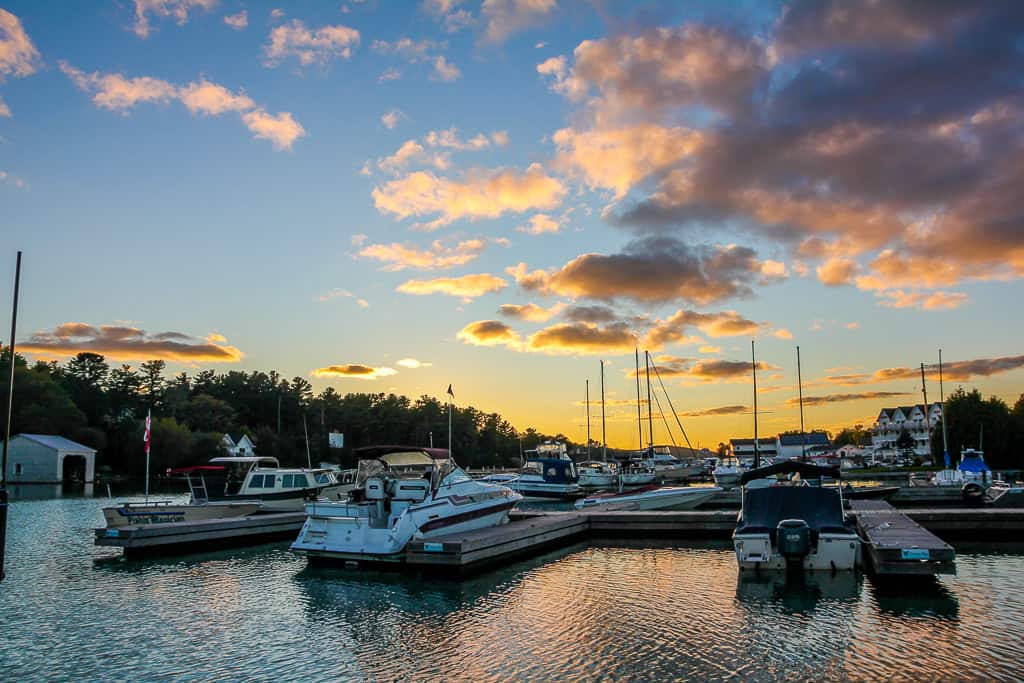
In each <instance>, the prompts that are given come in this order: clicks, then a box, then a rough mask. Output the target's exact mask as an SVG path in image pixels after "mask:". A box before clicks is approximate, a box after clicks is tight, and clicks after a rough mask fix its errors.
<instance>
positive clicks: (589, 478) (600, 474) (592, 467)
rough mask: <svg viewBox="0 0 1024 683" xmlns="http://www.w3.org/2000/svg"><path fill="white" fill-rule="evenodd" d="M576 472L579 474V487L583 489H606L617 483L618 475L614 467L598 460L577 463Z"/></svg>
mask: <svg viewBox="0 0 1024 683" xmlns="http://www.w3.org/2000/svg"><path fill="white" fill-rule="evenodd" d="M576 470H577V472H578V473H579V479H580V486H582V487H583V488H591V489H601V488H608V487H610V486H615V485H616V484H618V482H619V473H618V471H617V470H616V469H615V467H614V466H613V465H611V464H609V463H606V462H602V461H600V460H584V461H582V462H578V463H576Z"/></svg>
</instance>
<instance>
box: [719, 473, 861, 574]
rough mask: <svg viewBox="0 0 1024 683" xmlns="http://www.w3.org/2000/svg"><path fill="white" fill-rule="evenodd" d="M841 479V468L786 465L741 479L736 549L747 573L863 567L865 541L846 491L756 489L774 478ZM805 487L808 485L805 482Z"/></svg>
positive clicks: (785, 487)
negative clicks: (753, 483)
mask: <svg viewBox="0 0 1024 683" xmlns="http://www.w3.org/2000/svg"><path fill="white" fill-rule="evenodd" d="M773 474H774V475H778V474H798V475H800V477H801V478H804V479H820V478H821V477H822V476H831V477H834V478H836V479H838V478H839V476H840V472H839V468H834V467H820V466H818V465H810V464H807V463H802V462H797V461H786V462H782V463H779V464H777V465H769V466H767V467H761V468H759V469H754V470H750V471H749V472H745V473H743V474H742V475H741V476H740V486H741V491H742V497H741V501H742V502H741V506H742V507H741V509H740V513H739V517H738V519H737V522H736V531H734V532H733V547H734V549H735V551H736V560H737V562H738V563H739V566H740V569H741V570H749V569H753V570H759V569H766V570H782V569H795V570H831V571H840V570H844V571H845V570H850V569H853V568H854V567H856V566H857V564H858V563H859V555H860V539H859V538H858V536H857V531H856V529H855V528H854V526H853V523H852V522H851V521H850V520H849V519H848V518H847V516H846V512H845V511H844V509H843V489H842V487H841V486H836V487H820V486H807V485H799V484H795V483H793V482H791V483H790V484H788V485H777V486H767V487H761V488H750V487H748V486H747V484H748V483H749V482H751V481H754V480H756V479H762V478H764V477H766V476H768V475H773ZM800 483H801V484H802V483H803V482H800Z"/></svg>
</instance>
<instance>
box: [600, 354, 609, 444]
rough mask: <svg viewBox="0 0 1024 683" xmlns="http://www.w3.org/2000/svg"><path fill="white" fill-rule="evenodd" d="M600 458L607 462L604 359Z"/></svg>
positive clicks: (602, 368)
mask: <svg viewBox="0 0 1024 683" xmlns="http://www.w3.org/2000/svg"><path fill="white" fill-rule="evenodd" d="M601 460H602V461H603V462H608V438H607V437H606V436H605V428H604V361H601Z"/></svg>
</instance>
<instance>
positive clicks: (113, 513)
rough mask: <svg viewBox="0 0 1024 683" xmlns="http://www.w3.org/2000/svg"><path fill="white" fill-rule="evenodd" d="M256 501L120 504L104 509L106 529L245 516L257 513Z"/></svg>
mask: <svg viewBox="0 0 1024 683" xmlns="http://www.w3.org/2000/svg"><path fill="white" fill-rule="evenodd" d="M261 507H262V505H261V503H260V502H259V501H238V502H229V501H223V502H217V503H210V502H205V503H203V502H200V503H184V504H183V503H172V502H170V501H166V500H159V501H150V502H148V503H121V504H120V505H111V506H108V507H105V508H103V519H104V521H106V523H107V528H108V529H116V528H121V527H126V526H136V525H140V524H165V523H167V522H199V521H203V520H207V519H224V518H232V517H245V516H246V515H252V514H256V513H258V512H260V508H261Z"/></svg>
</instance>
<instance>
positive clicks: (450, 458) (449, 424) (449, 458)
mask: <svg viewBox="0 0 1024 683" xmlns="http://www.w3.org/2000/svg"><path fill="white" fill-rule="evenodd" d="M452 458H453V453H452V401H451V399H448V460H449V461H451V462H454V460H453V459H452Z"/></svg>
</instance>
